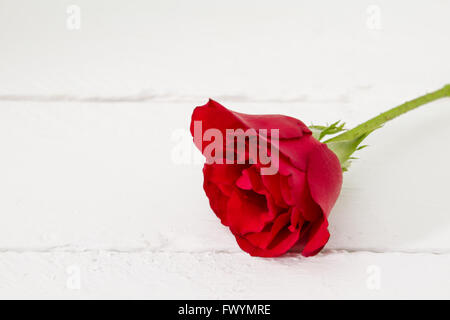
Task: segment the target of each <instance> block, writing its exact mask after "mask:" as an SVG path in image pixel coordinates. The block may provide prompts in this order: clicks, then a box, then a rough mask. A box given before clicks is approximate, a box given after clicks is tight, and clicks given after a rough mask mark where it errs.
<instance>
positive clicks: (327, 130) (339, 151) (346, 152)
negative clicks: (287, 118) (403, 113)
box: [309, 121, 378, 171]
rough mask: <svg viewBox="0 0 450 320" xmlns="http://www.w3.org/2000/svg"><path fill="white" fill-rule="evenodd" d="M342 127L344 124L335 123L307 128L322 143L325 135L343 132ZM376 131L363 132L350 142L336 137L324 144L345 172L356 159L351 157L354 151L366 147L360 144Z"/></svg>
mask: <svg viewBox="0 0 450 320" xmlns="http://www.w3.org/2000/svg"><path fill="white" fill-rule="evenodd" d="M344 125H345V123H341V121H336V122H335V123H332V124H331V125H327V126H318V125H311V126H309V128H310V129H311V131H312V135H313V137H314V138H316V139H317V140H319V141H322V139H323V138H324V137H325V136H327V135H333V134H337V133H340V132H342V131H345V130H346V129H345V128H344ZM376 129H378V128H375V129H373V130H370V131H369V132H365V133H363V134H361V135H359V136H358V137H356V138H354V139H352V140H348V139H345V138H343V139H342V138H341V137H340V136H337V137H334V138H331V139H328V140H327V141H325V142H324V143H326V144H327V146H328V148H329V149H330V150H331V151H333V152H334V153H335V154H336V156H337V157H338V159H339V162H340V163H341V167H342V171H347V170H348V168H349V167H350V164H351V160H354V159H357V158H355V157H353V156H352V155H353V153H354V152H355V151H358V150H361V149H363V148H365V147H367V145H361V142H362V141H363V140H364V139H365V138H366V137H367V136H368V135H369V134H370V133H372V132H373V131H374V130H376Z"/></svg>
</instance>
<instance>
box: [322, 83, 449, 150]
mask: <svg viewBox="0 0 450 320" xmlns="http://www.w3.org/2000/svg"><path fill="white" fill-rule="evenodd" d="M444 97H450V84H447V85H446V86H444V87H443V88H442V89H439V90H436V91H433V92H430V93H428V94H426V95H423V96H421V97H419V98H417V99H414V100H411V101H408V102H405V103H403V104H401V105H399V106H397V107H395V108H392V109H390V110H388V111H386V112H383V113H382V114H380V115H378V116H376V117H374V118H372V119H370V120H368V121H366V122H364V123H361V124H360V125H359V126H356V127H355V128H353V129H351V130H348V131H346V132H344V133H342V134H340V135H338V136H336V137H334V138H331V139H329V140H327V141H325V143H329V142H337V141H343V140H354V139H356V138H358V137H361V136H362V135H364V134H366V133H370V132H372V131H373V130H375V129H377V128H379V127H380V126H382V125H383V124H384V123H386V122H388V121H390V120H392V119H394V118H397V117H398V116H400V115H402V114H404V113H406V112H408V111H411V110H413V109H416V108H418V107H420V106H422V105H424V104H427V103H429V102H432V101H435V100H438V99H441V98H444Z"/></svg>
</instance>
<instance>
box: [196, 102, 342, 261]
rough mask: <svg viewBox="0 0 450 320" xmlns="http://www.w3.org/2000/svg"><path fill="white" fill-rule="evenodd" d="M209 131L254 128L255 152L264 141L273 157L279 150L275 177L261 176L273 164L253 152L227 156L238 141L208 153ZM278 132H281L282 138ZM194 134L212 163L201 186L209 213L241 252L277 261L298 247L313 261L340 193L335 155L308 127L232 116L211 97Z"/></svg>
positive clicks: (280, 120)
mask: <svg viewBox="0 0 450 320" xmlns="http://www.w3.org/2000/svg"><path fill="white" fill-rule="evenodd" d="M197 124H199V125H197ZM210 129H212V133H215V134H219V133H220V134H221V135H222V136H227V137H228V135H227V129H234V130H236V129H242V130H249V129H252V130H253V133H256V139H257V140H258V141H259V142H258V143H257V148H258V150H260V149H261V148H263V147H264V145H265V144H266V145H267V146H268V147H267V148H266V149H267V154H268V155H269V156H274V155H275V153H278V159H277V161H278V163H277V164H276V165H277V168H276V169H277V170H276V172H275V174H262V170H264V168H266V170H267V168H268V167H269V166H270V165H271V164H267V162H265V163H264V162H263V161H261V159H256V157H257V154H256V153H255V152H253V153H252V151H251V150H250V149H251V148H250V147H248V148H246V149H245V151H244V150H234V151H233V153H230V149H231V148H232V147H233V146H234V144H233V145H230V144H229V143H228V141H226V142H223V143H220V144H216V145H215V146H216V147H217V148H216V149H215V151H214V152H211V145H212V144H213V143H216V142H217V141H216V140H217V139H218V136H215V137H214V139H212V138H211V134H209V135H208V134H206V135H205V133H208V132H209V131H208V130H210ZM274 129H279V131H278V130H277V131H278V133H277V135H279V139H278V137H276V135H275V133H276V131H274ZM196 130H197V132H196ZM210 131H211V130H210ZM236 131H237V130H236ZM191 133H192V135H193V136H194V142H195V143H196V145H197V147H199V149H200V150H201V151H202V153H203V154H204V155H205V156H206V158H207V163H206V164H205V166H204V168H203V173H204V185H203V187H204V189H205V192H206V195H207V196H208V198H209V202H210V205H211V208H212V209H213V211H214V212H215V214H216V215H217V216H218V217H219V218H220V220H221V222H222V224H224V225H225V226H228V227H229V228H230V230H231V232H232V233H233V234H234V236H235V237H236V240H237V243H238V244H239V246H240V247H241V248H242V250H244V251H246V252H248V253H249V254H250V255H252V256H260V257H275V256H279V255H282V254H284V253H286V252H287V251H288V250H289V249H291V248H292V247H293V246H294V245H296V244H299V247H301V250H302V251H301V253H302V255H304V256H312V255H315V254H317V253H318V252H319V251H320V250H321V249H322V248H323V247H324V246H325V244H326V243H327V241H328V239H329V237H330V234H329V232H328V229H327V227H328V221H327V217H328V215H329V213H330V211H331V209H332V207H333V205H334V203H335V202H336V199H337V198H338V195H339V192H340V189H341V185H342V169H341V165H340V163H339V160H338V158H337V157H336V155H335V154H334V153H333V152H332V151H330V150H329V149H328V147H327V145H325V144H323V143H321V142H319V141H318V140H316V139H315V138H314V137H313V136H312V134H311V131H310V130H309V128H308V127H307V126H306V125H305V124H303V123H302V122H301V121H299V120H297V119H295V118H291V117H287V116H282V115H246V114H242V113H238V112H233V111H231V110H228V109H226V108H225V107H223V106H222V105H220V104H219V103H217V102H215V101H213V100H209V102H208V103H207V104H206V105H204V106H201V107H197V108H196V109H195V110H194V112H193V114H192V120H191ZM240 133H241V134H242V131H241V132H240ZM266 133H267V134H266ZM199 135H200V137H199ZM236 136H238V135H236ZM205 138H206V139H205ZM244 138H245V136H244ZM247 138H248V139H247V140H245V141H246V142H245V145H246V146H248V145H249V143H250V138H249V137H247ZM275 138H277V139H276V140H277V141H275ZM208 141H211V142H210V143H208ZM275 142H276V143H275ZM233 143H234V142H233ZM275 144H276V148H274V145H275ZM208 146H209V147H208ZM222 146H223V148H222ZM269 149H270V151H268V150H269ZM208 152H209V154H208ZM230 155H231V156H232V157H233V156H234V155H235V156H236V161H235V162H238V163H233V164H229V163H227V162H231V160H233V159H230ZM212 157H214V159H211V158H212ZM218 159H220V161H218ZM238 159H239V160H238ZM212 160H215V161H214V162H213V161H212ZM243 160H245V163H243Z"/></svg>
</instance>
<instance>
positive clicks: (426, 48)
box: [0, 0, 450, 100]
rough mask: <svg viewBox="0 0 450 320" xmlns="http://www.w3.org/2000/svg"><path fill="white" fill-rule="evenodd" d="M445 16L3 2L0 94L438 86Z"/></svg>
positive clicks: (339, 91) (322, 8)
mask: <svg viewBox="0 0 450 320" xmlns="http://www.w3.org/2000/svg"><path fill="white" fill-rule="evenodd" d="M73 4H75V5H77V6H79V8H80V9H81V28H80V29H79V30H75V31H71V30H69V29H68V28H67V27H66V21H67V19H68V17H69V16H68V14H67V13H66V10H67V7H68V6H69V5H73ZM374 6H375V7H374ZM373 8H375V11H373V10H374V9H373ZM449 10H450V2H448V1H443V0H433V1H427V2H423V1H407V0H401V1H368V0H364V1H359V0H348V1H346V2H345V3H340V2H336V1H294V0H284V1H260V0H250V1H238V0H231V1H225V2H220V1H208V0H193V1H189V2H186V1H177V0H169V1H145V0H139V1H133V2H130V3H124V2H123V1H117V0H114V1H88V0H77V1H68V0H67V1H66V0H65V1H56V0H46V1H39V2H36V1H25V0H18V1H17V0H4V1H2V2H1V4H0V43H1V44H2V47H1V48H2V50H1V51H0V71H1V72H0V83H1V86H0V95H1V96H6V97H11V96H12V97H17V96H28V97H31V98H33V97H34V98H38V97H42V96H44V97H53V96H55V95H57V96H59V97H62V98H73V97H91V98H98V97H116V98H117V97H120V98H128V99H139V98H149V97H155V96H156V97H160V98H163V99H174V98H175V99H179V98H186V97H191V96H195V97H200V98H203V97H205V96H208V95H227V96H232V97H239V98H242V99H246V98H247V99H301V98H304V96H305V95H308V96H310V97H312V98H314V99H316V100H320V99H322V100H324V99H327V100H330V99H339V98H341V97H342V96H345V95H346V94H348V92H349V91H350V90H357V89H358V88H366V87H375V88H377V90H380V93H381V92H382V91H398V90H400V89H401V88H403V90H408V89H405V88H410V89H411V88H412V89H413V90H424V89H433V88H435V87H436V86H440V85H442V84H443V83H446V82H448V81H449V80H448V77H449V74H450V64H449V63H448V57H449V56H450V45H449V44H448V43H449V41H448V30H449V29H450V21H449V19H448V12H449ZM376 12H379V14H377V13H376ZM378 16H379V23H377V22H375V23H374V18H376V20H377V21H378V18H377V17H378ZM378 26H379V27H380V29H379V30H378V29H377V27H378Z"/></svg>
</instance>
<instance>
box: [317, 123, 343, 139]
mask: <svg viewBox="0 0 450 320" xmlns="http://www.w3.org/2000/svg"><path fill="white" fill-rule="evenodd" d="M344 126H345V123H341V121H336V122H335V123H332V124H330V125H329V126H316V125H311V126H309V129H310V130H311V131H312V135H313V137H314V138H316V139H317V140H319V141H321V140H322V139H323V138H324V137H325V136H327V135H330V134H336V133H339V132H342V131H344V130H345V129H344Z"/></svg>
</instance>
